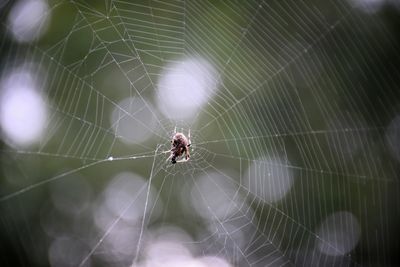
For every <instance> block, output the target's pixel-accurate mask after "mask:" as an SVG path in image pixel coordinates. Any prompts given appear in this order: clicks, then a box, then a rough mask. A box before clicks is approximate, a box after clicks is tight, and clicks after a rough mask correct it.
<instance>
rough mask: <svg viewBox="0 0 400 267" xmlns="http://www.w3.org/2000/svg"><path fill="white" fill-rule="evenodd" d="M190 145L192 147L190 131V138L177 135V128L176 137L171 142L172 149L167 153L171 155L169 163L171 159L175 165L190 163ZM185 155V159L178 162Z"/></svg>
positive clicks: (180, 134) (181, 134)
mask: <svg viewBox="0 0 400 267" xmlns="http://www.w3.org/2000/svg"><path fill="white" fill-rule="evenodd" d="M190 145H191V143H190V129H189V133H188V137H186V136H185V135H184V134H183V133H177V132H176V127H175V129H174V136H173V137H172V140H171V149H170V150H168V151H166V152H170V153H171V154H170V155H169V157H168V159H167V161H168V160H170V159H171V163H172V164H175V163H177V162H186V161H188V160H189V158H190V152H189V147H190ZM183 154H185V158H184V159H181V160H178V161H177V160H176V159H177V158H179V157H181V156H182V155H183Z"/></svg>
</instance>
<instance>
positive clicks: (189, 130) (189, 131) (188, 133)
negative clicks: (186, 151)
mask: <svg viewBox="0 0 400 267" xmlns="http://www.w3.org/2000/svg"><path fill="white" fill-rule="evenodd" d="M188 142H189V144H188V147H189V146H190V145H191V144H192V142H191V141H190V129H189V133H188Z"/></svg>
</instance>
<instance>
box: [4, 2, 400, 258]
mask: <svg viewBox="0 0 400 267" xmlns="http://www.w3.org/2000/svg"><path fill="white" fill-rule="evenodd" d="M356 2H357V1H356ZM388 6H389V5H388ZM10 7H11V6H10ZM10 7H7V6H6V8H4V11H7V10H8V9H7V8H10ZM49 7H50V8H49V12H50V13H51V17H52V22H51V23H52V25H51V26H50V28H49V29H48V32H47V34H46V35H45V36H44V37H43V38H42V39H41V40H40V41H38V42H34V43H31V44H29V45H17V44H16V43H13V42H12V41H10V39H9V38H8V37H6V34H4V36H3V37H2V39H1V47H2V50H3V52H2V55H3V59H2V61H1V62H2V70H3V71H2V76H3V77H4V76H6V73H7V70H9V69H12V68H16V67H19V66H21V65H22V66H29V64H31V62H35V66H36V67H35V68H33V69H32V70H33V72H34V74H35V77H39V78H37V80H36V81H35V82H36V83H38V84H40V86H39V87H40V88H43V89H42V93H43V94H44V95H45V96H46V99H47V100H48V106H49V114H50V115H49V118H48V121H47V124H46V131H45V134H44V136H43V137H42V138H41V141H40V143H39V144H38V145H37V146H33V147H28V148H25V149H22V148H18V147H16V148H13V147H12V146H11V147H10V146H8V145H7V144H6V143H4V144H3V146H2V152H1V157H2V169H3V175H2V176H3V179H2V180H0V181H1V189H0V192H1V195H0V207H1V214H2V215H1V235H2V239H3V240H5V241H4V243H3V241H2V243H3V244H2V246H1V247H2V249H3V250H4V251H5V252H7V253H4V255H2V256H1V262H2V265H3V263H4V266H8V265H15V264H19V265H31V266H33V265H38V266H39V265H41V266H42V265H47V264H51V265H61V266H64V265H65V266H127V265H128V266H160V265H157V264H156V263H155V262H154V261H152V260H154V259H151V257H152V255H153V254H151V248H152V244H153V242H155V241H154V240H157V238H158V236H162V234H160V233H159V232H157V231H158V230H157V229H164V228H165V229H167V230H166V231H167V233H172V232H179V233H180V231H182V232H184V234H182V235H184V236H185V238H183V239H179V240H178V241H179V242H178V241H176V243H179V245H180V247H179V248H180V249H181V250H182V251H185V249H187V250H188V251H190V255H191V257H192V258H193V259H197V258H198V259H200V258H203V259H205V257H206V256H209V257H210V256H215V257H218V258H220V259H223V260H225V261H226V262H227V263H229V264H231V265H232V266H285V265H300V266H301V265H304V266H321V265H331V266H352V265H374V264H376V265H390V264H398V263H399V262H398V261H397V259H396V257H395V255H396V253H397V251H398V249H399V242H398V240H394V239H393V237H394V236H395V234H396V233H397V232H398V229H397V225H398V222H399V217H398V212H399V207H400V205H399V198H398V193H399V182H398V174H397V172H398V160H399V158H400V157H399V153H400V152H399V150H398V149H399V145H398V144H399V143H398V142H399V141H398V140H399V130H398V125H399V124H398V121H399V119H398V118H399V117H398V116H399V115H398V114H399V113H398V103H399V100H400V97H399V90H398V82H399V77H400V74H399V71H398V68H397V66H396V63H397V62H398V60H399V59H400V55H399V53H398V51H399V45H398V42H397V41H396V38H398V36H396V34H395V31H394V30H393V29H392V28H391V27H392V26H393V25H392V24H391V23H392V22H391V20H388V19H386V18H387V17H389V18H390V17H391V16H393V14H392V12H395V11H393V10H392V9H390V10H387V11H385V12H386V13H385V12H384V11H382V13H379V14H365V13H363V12H362V11H361V10H359V9H358V8H357V7H355V6H354V5H351V4H349V3H348V2H344V1H317V0H315V1H311V0H309V1H243V2H239V1H218V2H214V1H178V0H176V1H173V0H171V1H167V2H163V1H155V0H153V1H119V0H111V1H108V0H105V1H89V2H86V1H75V0H71V1H50V3H49ZM6 14H7V12H4V15H3V16H4V17H3V21H5V19H4V18H5V17H6ZM3 26H4V28H5V29H7V23H6V22H4V23H3ZM393 27H395V26H393ZM186 58H201V59H202V60H204V61H206V62H210V64H211V65H212V66H213V68H214V69H215V73H216V75H215V77H214V76H213V77H211V78H212V79H213V80H214V81H215V82H216V84H217V89H216V91H214V92H213V93H212V94H211V93H210V96H209V97H207V102H206V103H205V104H203V105H200V104H198V103H189V104H193V105H197V104H198V106H199V109H198V111H197V113H196V115H194V116H193V117H192V118H191V119H190V120H188V119H174V117H173V116H172V118H171V117H170V116H168V115H166V114H163V113H162V112H161V111H160V109H157V108H156V106H157V103H159V102H160V101H161V103H162V102H163V101H164V100H163V97H164V96H163V95H162V94H161V93H160V90H159V86H158V83H159V80H160V79H162V77H163V73H165V71H168V69H169V68H170V66H174V64H180V63H181V62H182V61H183V60H184V59H186ZM187 91H188V92H190V88H188V89H187ZM125 98H127V99H130V100H129V101H128V102H126V103H122V102H121V100H122V99H125ZM133 99H134V100H133ZM157 101H158V102H157ZM137 103H139V104H137ZM138 105H139V107H138ZM176 105H183V106H186V105H187V103H179V102H178V103H176ZM171 112H173V111H171ZM182 112H185V111H182ZM111 114H113V115H112V116H114V118H115V119H114V120H113V121H112V122H110V117H111ZM170 115H174V114H170ZM124 120H128V121H129V122H130V123H132V124H134V125H135V127H136V129H137V128H140V129H141V131H142V132H143V135H144V137H143V140H142V139H140V140H139V139H135V138H133V139H130V138H129V137H127V136H126V135H124V133H123V132H119V131H118V130H116V129H119V128H118V127H119V126H120V125H122V122H123V121H124ZM174 127H177V129H178V130H179V131H182V132H183V133H187V131H188V130H189V129H190V131H191V136H192V150H191V159H190V161H188V162H186V163H182V164H175V165H172V164H170V162H166V158H167V157H168V154H165V153H164V152H165V151H167V150H168V149H169V146H170V143H169V142H170V139H171V136H172V134H173V129H174ZM127 177H128V178H127ZM138 177H140V178H138ZM64 188H65V190H64ZM68 190H70V191H71V193H68V192H70V191H68ZM60 196H61V197H60ZM59 197H60V198H59ZM60 199H61V200H60ZM60 201H61V202H60ZM60 203H63V204H60ZM60 205H61V207H62V208H60ZM62 205H64V206H62ZM65 205H66V206H65ZM107 205H108V206H107ZM107 207H108V209H109V210H107ZM110 207H112V209H111V208H110ZM76 210H78V211H76ZM110 210H111V211H110ZM168 227H170V228H168ZM177 229H179V230H177ZM166 240H167V241H169V242H171V244H172V243H173V242H172V241H171V240H173V239H166ZM164 241H165V240H164ZM173 244H174V245H176V244H175V243H173ZM171 246H172V245H171ZM59 251H63V253H61V252H59ZM62 255H64V256H62ZM163 255H164V254H163ZM172 255H175V254H173V253H172ZM177 255H178V254H176V255H175V256H176V257H178V256H179V255H180V254H179V255H178V256H177ZM185 255H186V254H185ZM153 256H154V255H153ZM180 256H182V255H180ZM186 256H187V255H186ZM192 258H191V259H192ZM186 260H187V259H186ZM146 262H147V263H146ZM161 262H162V261H161ZM166 262H168V260H166ZM166 262H164V263H165V264H166ZM145 264H148V265H145ZM158 264H160V263H159V262H158ZM172 266H174V265H172ZM175 266H178V265H175ZM182 266H183V265H182ZM184 266H187V265H184ZM204 266H208V265H206V264H205V265H204ZM216 266H219V265H216Z"/></svg>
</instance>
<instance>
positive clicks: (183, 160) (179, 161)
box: [176, 158, 189, 163]
mask: <svg viewBox="0 0 400 267" xmlns="http://www.w3.org/2000/svg"><path fill="white" fill-rule="evenodd" d="M188 160H189V159H188V158H187V159H186V158H185V159H180V160H177V161H176V163H182V162H186V161H188Z"/></svg>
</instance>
